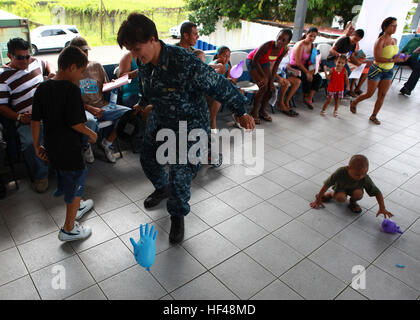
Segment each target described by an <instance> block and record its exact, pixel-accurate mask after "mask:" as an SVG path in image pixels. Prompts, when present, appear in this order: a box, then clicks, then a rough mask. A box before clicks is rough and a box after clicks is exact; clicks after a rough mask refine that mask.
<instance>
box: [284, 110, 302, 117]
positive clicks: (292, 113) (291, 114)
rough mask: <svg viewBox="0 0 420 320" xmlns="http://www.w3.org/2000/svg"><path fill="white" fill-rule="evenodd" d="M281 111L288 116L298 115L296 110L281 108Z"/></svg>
mask: <svg viewBox="0 0 420 320" xmlns="http://www.w3.org/2000/svg"><path fill="white" fill-rule="evenodd" d="M281 112H282V113H284V114H285V115H286V116H288V117H297V116H298V115H299V113H297V112H296V111H294V110H292V109H289V110H287V111H286V110H281Z"/></svg>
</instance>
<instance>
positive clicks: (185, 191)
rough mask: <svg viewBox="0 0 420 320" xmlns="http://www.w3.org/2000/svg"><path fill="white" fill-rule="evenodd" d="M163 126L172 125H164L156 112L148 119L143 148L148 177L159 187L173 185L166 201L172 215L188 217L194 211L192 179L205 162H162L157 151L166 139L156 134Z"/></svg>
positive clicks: (141, 161) (144, 168) (145, 170)
mask: <svg viewBox="0 0 420 320" xmlns="http://www.w3.org/2000/svg"><path fill="white" fill-rule="evenodd" d="M163 127H165V128H167V127H168V126H165V125H164V124H161V123H160V122H159V121H158V119H157V117H156V115H155V114H154V113H153V112H152V113H151V114H150V116H149V117H148V119H147V125H146V131H145V135H144V137H143V143H142V147H141V150H140V163H141V166H142V168H143V171H144V173H145V174H146V176H147V178H148V179H149V180H150V181H151V182H152V184H153V186H154V187H155V188H156V189H161V188H164V187H166V186H169V198H168V201H167V203H166V207H167V210H168V212H169V214H170V215H171V216H185V215H187V214H188V213H189V212H190V205H189V204H188V202H189V200H190V197H191V181H192V179H193V177H194V176H196V175H197V173H198V171H199V169H200V167H201V165H200V163H198V164H192V163H190V162H189V161H188V160H187V163H186V164H179V163H178V161H177V163H176V164H168V165H164V164H160V163H159V162H158V161H157V160H156V152H157V150H158V148H159V146H160V145H161V144H162V143H163V142H162V141H156V133H157V132H158V130H159V129H160V128H163ZM171 127H172V125H171ZM174 129H175V128H174ZM177 141H178V139H177ZM193 144H194V142H188V143H187V152H188V151H189V150H190V148H191V146H192V145H193ZM177 159H178V149H177ZM166 166H168V167H169V174H168V172H167V171H166Z"/></svg>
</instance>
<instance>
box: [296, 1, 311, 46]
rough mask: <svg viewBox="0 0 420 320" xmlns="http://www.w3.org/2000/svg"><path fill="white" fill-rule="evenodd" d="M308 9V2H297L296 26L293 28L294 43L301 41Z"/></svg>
mask: <svg viewBox="0 0 420 320" xmlns="http://www.w3.org/2000/svg"><path fill="white" fill-rule="evenodd" d="M307 9H308V0H297V4H296V11H295V25H294V28H293V38H292V40H293V41H295V42H296V41H299V40H300V38H301V37H302V33H303V30H304V26H305V19H306V10H307Z"/></svg>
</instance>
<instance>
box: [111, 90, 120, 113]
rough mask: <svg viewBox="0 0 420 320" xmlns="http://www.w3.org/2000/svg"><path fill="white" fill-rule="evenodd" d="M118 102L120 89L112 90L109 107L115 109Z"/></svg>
mask: <svg viewBox="0 0 420 320" xmlns="http://www.w3.org/2000/svg"><path fill="white" fill-rule="evenodd" d="M117 100H118V89H117V88H115V89H112V90H111V95H110V97H109V107H110V108H111V109H114V108H115V106H116V105H117Z"/></svg>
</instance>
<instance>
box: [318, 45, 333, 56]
mask: <svg viewBox="0 0 420 320" xmlns="http://www.w3.org/2000/svg"><path fill="white" fill-rule="evenodd" d="M331 48H332V46H331V45H329V44H328V43H320V44H319V45H317V47H316V50H319V53H320V54H321V60H325V59H327V58H328V55H329V54H330V50H331Z"/></svg>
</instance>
